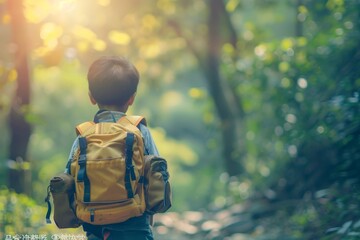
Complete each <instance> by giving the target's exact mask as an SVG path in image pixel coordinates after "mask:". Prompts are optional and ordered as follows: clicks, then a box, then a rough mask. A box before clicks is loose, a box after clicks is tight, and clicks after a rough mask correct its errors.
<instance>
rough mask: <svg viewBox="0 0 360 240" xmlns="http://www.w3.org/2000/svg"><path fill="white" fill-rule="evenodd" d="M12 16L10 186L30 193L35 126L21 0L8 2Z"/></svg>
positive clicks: (18, 190) (21, 191)
mask: <svg viewBox="0 0 360 240" xmlns="http://www.w3.org/2000/svg"><path fill="white" fill-rule="evenodd" d="M8 7H9V12H10V16H11V24H12V25H11V27H12V41H13V44H14V46H15V49H16V51H15V54H14V57H15V60H14V63H15V68H16V72H17V88H16V92H15V94H14V97H13V100H12V104H11V109H10V113H9V118H8V120H9V129H10V145H9V160H8V167H9V174H8V186H9V188H10V189H13V190H15V191H16V192H18V193H26V194H30V176H31V175H30V171H29V168H30V167H29V166H30V163H29V159H28V158H27V150H28V143H29V139H30V135H31V126H30V124H29V123H28V122H27V121H26V118H25V116H26V111H27V110H28V106H29V104H30V80H29V69H28V63H27V56H28V50H27V41H26V39H27V37H26V22H25V18H24V15H23V6H22V1H21V0H11V1H8Z"/></svg>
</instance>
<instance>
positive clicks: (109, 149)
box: [70, 116, 146, 225]
mask: <svg viewBox="0 0 360 240" xmlns="http://www.w3.org/2000/svg"><path fill="white" fill-rule="evenodd" d="M141 121H143V122H144V123H145V119H144V118H142V117H139V116H124V117H122V118H120V119H119V121H117V122H116V123H113V122H100V123H96V124H95V123H94V122H85V123H82V124H80V125H79V126H77V127H76V131H77V134H78V139H79V150H78V151H77V152H76V154H75V157H74V161H73V162H72V163H71V171H70V172H71V175H72V176H73V177H74V180H75V199H76V200H75V201H76V203H75V205H76V210H75V212H76V216H77V218H78V219H80V220H81V221H83V222H87V223H90V224H94V225H102V224H111V223H118V222H123V221H126V220H127V219H129V218H132V217H135V216H141V215H142V214H143V213H144V211H145V208H146V204H145V196H144V187H143V178H144V143H143V139H142V136H141V132H140V130H139V129H138V128H137V125H138V124H139V123H140V122H141Z"/></svg>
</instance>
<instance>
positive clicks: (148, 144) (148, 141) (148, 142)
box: [139, 124, 160, 156]
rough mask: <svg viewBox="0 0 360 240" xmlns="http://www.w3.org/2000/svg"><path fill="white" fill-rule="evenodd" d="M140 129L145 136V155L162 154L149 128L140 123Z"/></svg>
mask: <svg viewBox="0 0 360 240" xmlns="http://www.w3.org/2000/svg"><path fill="white" fill-rule="evenodd" d="M139 129H140V131H141V134H142V135H143V138H144V145H145V146H144V147H145V155H155V156H159V155H160V154H159V151H158V150H157V148H156V145H155V142H154V140H153V138H152V136H151V133H150V130H149V128H147V127H146V126H145V125H144V124H140V125H139Z"/></svg>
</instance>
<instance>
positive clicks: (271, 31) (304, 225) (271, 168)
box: [0, 0, 360, 240]
mask: <svg viewBox="0 0 360 240" xmlns="http://www.w3.org/2000/svg"><path fill="white" fill-rule="evenodd" d="M0 34H1V38H0V46H1V47H0V129H1V134H0V239H7V240H9V239H85V238H84V233H83V231H82V229H81V228H78V229H58V228H57V227H56V225H55V224H54V223H52V224H46V222H45V214H46V210H47V205H46V203H45V202H44V198H45V197H46V193H47V187H48V184H49V180H50V179H51V177H52V176H53V175H54V174H56V173H59V172H63V171H64V169H65V165H66V162H67V160H68V157H69V152H70V149H71V146H72V143H73V141H74V139H75V137H76V134H75V126H76V125H77V124H79V123H81V122H84V121H88V120H91V119H93V116H94V114H95V113H96V111H97V108H96V106H93V105H91V103H90V101H89V97H88V86H87V80H86V74H87V71H88V68H89V66H90V64H91V63H92V62H93V61H94V60H95V59H97V58H99V57H101V56H113V55H116V56H125V57H126V58H128V59H130V60H131V61H132V62H133V63H134V65H135V66H136V67H137V69H138V70H139V72H140V76H141V77H140V84H139V88H138V91H137V95H136V101H135V103H134V105H133V106H132V107H131V108H130V109H129V112H128V114H136V115H142V116H145V117H146V119H147V122H148V126H149V128H150V131H151V133H152V136H153V138H154V140H155V142H156V145H157V147H158V149H159V152H160V154H161V156H163V157H164V158H165V159H167V161H168V164H169V171H170V182H171V184H172V189H173V206H172V208H171V209H170V210H169V211H168V212H167V213H164V214H157V215H156V216H155V224H154V227H153V231H154V236H155V239H159V240H162V239H167V240H172V239H174V240H182V239H194V240H195V239H196V240H197V239H199V240H203V239H214V240H223V239H224V240H225V239H227V240H245V239H246V240H247V239H249V240H279V239H280V240H302V239H305V240H308V239H309V240H310V239H314V240H315V239H316V240H318V239H320V240H330V239H335V240H337V239H345V240H355V239H360V114H359V113H360V104H359V100H360V99H359V98H360V96H359V94H360V44H359V42H360V0H204V1H200V0H155V1H145V0H133V1H116V0H0Z"/></svg>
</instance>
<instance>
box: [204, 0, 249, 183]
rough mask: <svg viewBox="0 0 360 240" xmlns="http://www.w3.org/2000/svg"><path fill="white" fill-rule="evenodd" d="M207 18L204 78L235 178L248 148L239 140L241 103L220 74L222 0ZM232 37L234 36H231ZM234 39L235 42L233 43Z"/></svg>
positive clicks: (215, 0)
mask: <svg viewBox="0 0 360 240" xmlns="http://www.w3.org/2000/svg"><path fill="white" fill-rule="evenodd" d="M209 3H210V5H209V9H210V12H209V16H208V42H207V54H208V55H207V57H206V58H205V62H206V64H205V66H206V67H205V68H206V69H205V75H206V78H207V82H208V85H209V90H210V94H211V96H212V98H213V99H214V103H215V107H216V110H217V113H218V116H219V118H220V121H221V131H222V140H223V151H224V157H225V159H224V161H225V169H226V171H227V172H228V173H229V175H230V176H236V175H239V174H241V173H242V172H243V167H242V156H243V155H244V152H245V149H244V148H243V146H244V144H243V142H242V139H241V137H240V134H239V133H240V128H239V124H240V123H239V119H238V118H239V114H238V113H239V112H242V109H237V106H239V103H238V102H236V101H237V99H236V98H235V97H234V96H233V92H232V91H231V90H230V87H229V83H228V82H226V81H225V79H223V78H222V77H221V75H220V71H219V66H220V49H221V47H222V46H221V43H222V39H221V38H222V36H221V31H220V27H221V22H222V20H224V19H226V17H227V16H224V14H227V13H226V12H225V11H226V10H225V7H224V5H223V4H224V3H223V2H222V1H219V0H210V1H209ZM232 36H233V35H232ZM234 41H235V40H234V38H232V42H234Z"/></svg>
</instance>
